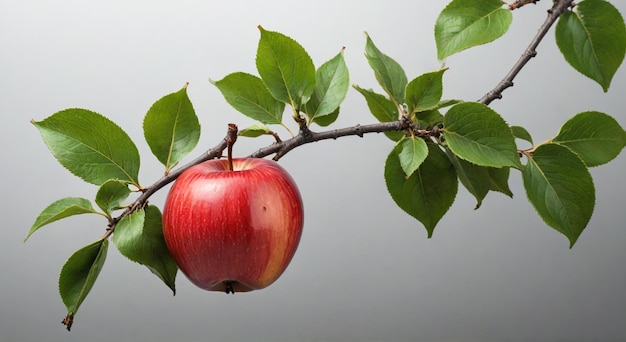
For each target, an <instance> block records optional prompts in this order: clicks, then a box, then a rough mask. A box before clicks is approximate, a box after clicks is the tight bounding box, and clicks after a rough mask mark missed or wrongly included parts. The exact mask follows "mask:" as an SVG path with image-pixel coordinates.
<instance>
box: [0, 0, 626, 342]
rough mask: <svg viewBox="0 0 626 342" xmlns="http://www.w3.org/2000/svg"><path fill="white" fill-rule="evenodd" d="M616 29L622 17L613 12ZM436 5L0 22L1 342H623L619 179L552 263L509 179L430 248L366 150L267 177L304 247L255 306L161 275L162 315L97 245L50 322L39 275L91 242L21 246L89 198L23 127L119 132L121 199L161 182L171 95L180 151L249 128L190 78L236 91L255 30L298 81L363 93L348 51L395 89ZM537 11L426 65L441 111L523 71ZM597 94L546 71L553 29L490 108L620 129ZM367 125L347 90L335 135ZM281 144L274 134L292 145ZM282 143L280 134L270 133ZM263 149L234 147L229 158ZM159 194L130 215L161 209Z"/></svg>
mask: <svg viewBox="0 0 626 342" xmlns="http://www.w3.org/2000/svg"><path fill="white" fill-rule="evenodd" d="M612 2H613V3H614V4H615V5H616V6H617V7H618V8H619V10H620V11H621V12H622V13H623V14H624V13H626V4H625V3H624V2H623V1H622V0H614V1H612ZM446 3H447V1H385V2H383V1H377V2H374V1H336V0H335V1H327V0H320V1H310V2H294V1H263V2H260V1H258V2H253V1H248V2H245V1H219V2H218V1H132V2H131V1H107V2H104V1H99V2H84V1H65V0H61V1H34V0H22V1H6V0H2V1H0V47H1V48H0V49H1V51H2V52H1V53H0V93H1V94H2V95H1V100H0V114H1V115H0V120H1V124H0V129H1V131H2V134H1V135H0V151H1V153H2V155H1V157H2V158H1V159H2V161H3V166H2V169H1V171H0V173H1V177H0V179H1V182H2V187H1V188H2V206H1V207H0V208H1V209H0V210H1V216H2V233H3V234H2V237H1V238H0V275H1V281H0V340H1V341H8V342H10V341H364V340H379V341H409V340H448V341H449V340H520V341H528V340H548V341H549V340H581V341H584V340H603V341H607V340H625V339H626V328H625V327H624V322H626V311H625V310H624V307H626V295H625V290H626V288H625V286H626V267H625V266H624V265H625V264H626V229H625V228H626V227H625V226H626V225H625V224H624V222H623V221H624V209H625V205H624V203H625V201H626V195H625V193H626V185H625V182H624V180H625V179H624V175H625V173H624V170H625V169H626V158H625V157H624V155H623V154H622V155H620V156H619V157H618V158H617V159H616V160H614V161H613V162H611V163H610V164H608V165H605V166H601V167H598V168H594V169H592V170H591V172H592V175H593V178H594V182H595V186H596V191H597V201H596V208H595V212H594V215H593V217H592V219H591V222H590V223H589V225H588V227H587V229H586V230H585V231H584V232H583V234H582V235H581V237H580V239H579V241H578V242H577V243H576V245H575V246H574V248H573V249H571V250H570V249H569V248H568V245H569V243H568V240H567V239H566V238H565V237H564V236H562V235H561V234H559V233H557V232H556V231H555V230H553V229H551V228H549V227H548V226H546V225H545V224H544V223H543V221H542V220H541V219H540V218H539V217H538V216H537V215H536V213H535V211H534V209H533V208H532V207H531V205H530V204H529V203H528V201H527V200H526V195H525V193H524V191H523V187H522V185H521V181H520V174H519V172H517V171H512V173H511V180H510V183H511V187H512V190H513V192H514V193H515V197H514V198H513V199H509V198H507V197H505V196H503V195H501V194H497V193H493V194H490V195H489V196H488V197H487V198H486V200H485V201H484V203H483V207H482V208H481V209H479V210H477V211H474V210H473V208H474V205H475V201H474V199H473V198H472V197H471V196H470V195H469V194H468V193H467V192H466V191H465V190H464V189H459V194H458V195H457V198H456V202H455V204H454V205H453V207H452V208H451V209H450V211H449V212H448V214H447V215H446V216H445V217H444V218H443V219H442V220H441V222H440V223H439V225H438V227H437V228H436V230H435V233H434V236H433V238H432V239H427V237H426V231H425V229H424V228H423V227H422V226H421V224H420V223H419V222H417V221H416V220H414V219H413V218H411V217H410V216H408V215H407V214H405V213H404V212H403V211H402V210H401V209H399V208H398V207H397V206H396V205H395V204H394V203H393V201H392V200H391V198H390V196H389V195H388V193H387V191H386V188H385V184H384V179H383V165H384V160H385V158H386V156H387V154H388V152H389V151H390V149H391V148H392V146H393V144H392V142H391V141H390V140H388V139H386V138H385V137H384V136H383V135H367V136H365V137H364V138H357V137H349V138H343V139H340V140H337V141H325V142H319V143H315V144H311V145H307V146H303V147H300V148H298V149H296V150H294V151H292V152H291V153H289V154H288V155H287V156H286V157H285V158H283V159H282V160H281V164H282V165H283V166H284V167H285V168H286V169H287V170H289V172H290V173H291V174H292V176H293V177H294V178H295V180H296V181H297V182H298V184H299V186H300V191H301V193H302V196H303V199H304V203H305V208H306V213H305V216H306V218H305V221H306V222H305V231H304V234H303V237H302V241H301V243H300V247H299V249H298V252H297V253H296V255H295V257H294V259H293V261H292V263H291V265H290V266H289V268H288V269H287V271H286V272H285V273H284V274H283V276H282V277H281V278H280V279H279V280H278V281H277V282H276V283H275V284H273V285H272V286H270V287H268V288H267V289H264V290H262V291H256V292H251V293H245V294H235V295H234V296H233V295H225V294H223V293H216V292H206V291H203V290H200V289H198V288H196V287H194V286H193V285H192V284H191V283H190V282H189V281H188V280H187V279H186V278H185V277H184V276H183V275H182V274H179V276H178V279H177V283H176V284H177V289H178V293H177V295H176V296H175V297H173V296H172V295H171V292H170V291H169V290H168V288H167V287H165V286H164V285H163V284H162V283H161V282H160V280H158V279H157V278H156V277H155V276H154V275H152V274H151V273H150V272H149V271H148V270H147V269H146V268H145V267H143V266H140V265H138V264H135V263H132V262H130V261H128V260H127V259H125V257H123V256H121V255H120V254H119V253H118V252H117V250H116V249H115V248H114V246H113V245H111V249H110V250H109V256H108V260H107V262H106V265H105V266H104V269H103V271H102V272H101V274H100V277H99V279H98V281H97V283H96V285H95V286H94V288H93V290H92V291H91V293H90V294H89V296H88V298H87V299H86V301H85V302H84V304H83V305H82V307H81V308H80V310H79V312H78V314H77V316H76V321H75V325H74V327H73V330H72V332H69V333H68V332H67V331H65V329H64V327H63V326H62V325H61V319H62V318H63V317H64V315H65V313H66V312H65V307H64V305H63V303H62V301H61V299H60V297H59V295H58V289H57V279H58V273H59V271H60V269H61V266H62V265H63V263H64V262H65V260H66V259H67V258H68V257H69V256H70V255H71V254H72V252H73V251H75V250H76V249H78V248H80V247H82V246H84V245H86V244H88V243H90V242H92V241H95V240H96V239H97V238H99V237H100V236H101V235H102V233H103V232H104V229H105V226H106V222H105V221H104V220H103V219H102V218H101V217H96V216H95V215H93V216H77V217H73V218H70V219H66V220H63V221H60V222H57V223H54V224H52V225H50V226H46V227H45V228H44V229H42V230H40V231H39V232H37V233H36V234H35V235H33V236H32V237H31V239H30V240H29V241H28V242H27V243H26V244H24V243H22V241H23V239H24V237H25V236H26V233H27V232H28V229H29V228H30V226H31V224H32V223H33V222H34V220H35V218H36V216H37V215H38V214H39V213H40V211H41V210H42V209H43V208H45V207H46V206H47V205H48V204H50V203H52V202H53V201H55V200H57V199H60V198H63V197H67V196H80V197H86V198H90V199H93V197H94V195H95V192H96V187H94V186H92V185H89V184H86V183H83V182H82V181H81V180H80V179H78V178H76V177H75V176H73V175H71V174H70V173H69V172H67V171H66V170H65V169H64V168H63V167H62V166H60V164H58V162H57V161H56V160H55V159H54V158H53V157H52V155H51V154H50V153H49V152H48V150H47V148H46V146H45V145H44V143H43V141H42V139H41V137H40V135H39V133H38V131H37V129H36V128H35V127H34V126H33V125H31V124H30V123H29V121H30V120H31V119H35V120H42V119H44V118H45V117H47V116H49V115H51V114H53V113H54V112H56V111H59V110H62V109H65V108H70V107H81V108H88V109H91V110H94V111H97V112H99V113H102V114H104V115H106V116H108V117H109V118H111V119H112V120H114V121H115V122H117V123H118V124H119V125H120V126H121V127H123V128H124V129H125V130H126V131H127V132H128V133H129V135H130V136H131V137H132V138H133V139H134V140H135V141H136V143H137V145H138V147H139V149H140V152H141V154H142V168H141V171H140V181H141V183H142V184H144V185H145V186H147V185H149V184H151V183H152V182H153V181H154V180H156V179H157V178H158V177H159V176H160V175H161V174H162V172H163V170H162V167H161V165H160V164H159V163H158V162H157V161H156V159H155V158H154V157H152V156H151V154H150V151H149V148H148V146H147V144H146V143H145V142H144V140H143V134H142V130H141V123H142V120H143V116H144V115H145V113H146V111H147V110H148V108H149V107H150V106H151V104H152V103H153V102H154V101H156V100H157V99H159V98H160V97H161V96H163V95H166V94H168V93H171V92H174V91H177V90H179V89H180V88H182V86H183V85H184V83H185V82H189V83H190V84H189V87H188V92H189V96H190V98H191V100H192V102H193V104H194V107H195V109H196V112H197V114H198V116H199V119H200V122H201V124H202V138H201V140H200V143H199V145H198V148H197V149H196V150H195V151H194V152H193V153H192V155H191V156H189V157H188V158H187V159H186V160H190V159H191V158H192V157H195V156H196V155H198V154H200V153H201V152H202V151H203V150H205V149H207V148H209V147H212V146H214V145H215V144H216V143H217V142H218V141H219V140H220V139H222V138H223V136H224V133H225V131H226V125H227V123H229V122H234V123H237V124H238V125H239V126H240V127H245V126H246V125H249V124H251V123H252V121H251V120H249V119H247V118H246V117H244V116H243V115H241V114H238V113H237V112H236V111H235V110H233V109H232V108H231V107H229V106H228V104H227V103H226V102H225V101H224V99H223V98H222V97H221V94H220V93H219V91H218V90H217V88H215V87H214V86H213V85H211V84H210V83H209V79H214V80H218V79H221V78H222V77H224V76H225V75H227V74H229V73H231V72H234V71H246V72H250V73H256V70H255V66H254V59H255V53H256V45H257V42H258V38H259V32H258V29H257V25H263V27H264V28H266V29H268V30H272V31H279V32H282V33H284V34H287V35H289V36H291V37H293V38H294V39H296V40H297V41H298V42H300V43H301V44H302V45H303V46H304V47H305V49H307V51H308V52H309V53H310V55H311V57H312V59H313V61H314V62H315V64H316V66H319V65H321V64H322V63H323V62H325V61H326V60H328V59H330V58H331V57H333V56H334V55H335V54H337V53H338V52H339V51H340V49H341V48H342V47H343V46H345V47H346V51H345V57H346V60H347V64H348V67H349V69H350V81H351V83H352V84H358V85H360V86H362V87H364V88H370V87H371V88H375V89H377V90H379V87H378V86H377V83H376V81H375V79H374V76H373V72H372V71H371V70H370V69H369V67H368V65H367V61H366V59H365V57H364V55H363V50H364V43H365V38H364V34H363V32H364V31H367V32H368V33H369V34H370V36H371V37H372V39H373V40H374V41H375V43H376V44H377V45H378V47H379V48H380V49H381V50H382V51H384V52H385V53H387V54H388V55H390V56H392V57H393V58H395V59H396V60H397V61H398V62H399V63H400V64H401V65H402V66H403V67H404V68H405V71H406V73H407V75H408V77H409V79H412V78H414V77H416V76H418V75H419V74H422V73H424V72H429V71H432V70H436V69H438V68H440V67H441V63H440V62H439V61H437V58H436V50H435V44H434V37H433V28H434V23H435V20H436V17H437V15H438V13H439V12H440V11H441V10H442V9H443V8H444V7H445V5H446ZM550 5H551V1H548V0H545V1H541V2H539V3H538V4H537V5H530V6H527V7H524V8H522V9H521V10H518V11H514V12H513V14H514V21H513V24H512V26H511V29H510V32H509V34H507V35H506V36H505V37H504V38H502V39H500V40H497V41H496V42H494V43H492V44H489V45H485V46H481V47H477V48H473V49H471V50H467V51H465V52H462V53H460V54H458V55H454V56H452V57H450V58H448V59H447V61H446V66H447V67H449V68H450V70H448V71H447V72H446V74H445V76H444V97H445V98H459V99H465V100H476V99H478V98H480V97H481V96H482V95H483V94H484V93H486V92H487V91H489V90H490V89H491V88H492V87H494V86H495V85H496V84H497V82H498V81H499V80H500V79H501V78H502V77H503V76H504V75H505V74H506V72H507V71H508V70H509V69H510V67H511V66H512V65H513V64H514V62H515V61H516V59H517V58H518V57H519V56H520V55H521V53H522V52H523V51H524V49H525V47H526V45H527V43H528V42H529V41H530V39H531V37H532V36H533V35H534V34H535V33H536V31H537V29H538V27H539V25H540V24H541V22H543V20H544V19H545V17H546V10H547V9H548V8H549V6H550ZM624 69H625V68H624V67H622V68H621V69H620V70H619V71H618V72H617V74H616V75H615V77H614V79H613V83H612V86H611V89H610V91H609V92H608V93H607V94H605V93H603V92H602V90H601V88H600V86H599V85H597V84H595V83H594V82H592V81H591V80H589V79H587V78H585V77H584V76H582V75H580V74H579V73H578V72H576V71H574V70H573V69H572V68H571V67H570V66H569V65H567V64H566V62H565V61H564V59H563V57H562V56H561V55H560V53H559V52H558V49H557V48H556V45H555V43H554V29H552V30H551V31H550V32H549V34H548V36H547V37H546V39H545V41H544V42H543V43H542V44H541V45H540V47H539V49H538V56H537V58H535V59H533V60H532V61H531V62H530V64H529V65H528V66H527V67H526V68H525V69H524V70H523V71H522V73H521V74H520V75H519V77H518V78H517V79H516V80H515V86H514V87H513V88H510V89H508V90H507V91H506V92H505V93H504V98H503V99H502V100H499V101H496V102H495V103H494V104H493V108H494V109H495V110H496V111H498V112H499V113H500V114H502V115H503V116H504V117H505V119H506V120H507V122H508V123H510V124H515V125H522V126H525V127H526V128H528V129H529V130H530V131H531V133H532V134H533V137H534V139H535V141H537V142H540V141H543V140H545V139H548V138H550V137H551V136H553V135H554V134H556V132H557V131H558V129H559V127H560V125H561V124H562V123H563V122H565V121H566V120H567V119H568V118H569V117H571V116H573V115H575V114H576V113H578V112H582V111H586V110H599V111H603V112H606V113H608V114H610V115H612V116H614V117H615V118H616V119H617V120H618V122H620V124H621V125H622V126H625V125H626V113H624V105H625V104H626V103H625V99H624V94H626V71H625V70H624ZM373 122H375V118H374V117H373V116H372V115H371V114H369V112H368V109H367V106H366V104H365V101H364V99H363V98H362V97H361V95H359V94H358V93H357V92H356V91H354V90H353V89H351V90H350V91H349V93H348V96H347V99H346V101H345V103H344V104H343V106H342V112H341V115H340V118H339V120H338V121H337V122H336V124H334V127H337V128H339V127H346V126H352V125H355V124H357V123H360V124H366V123H373ZM293 127H295V125H292V128H293ZM277 131H278V132H280V133H281V135H282V136H283V137H286V132H284V131H282V130H281V129H280V127H277ZM270 143H271V139H270V138H259V139H254V140H252V139H248V140H246V139H243V138H242V139H240V141H239V142H238V143H237V145H236V148H235V151H236V153H237V154H238V155H241V156H243V155H246V154H247V153H250V152H252V151H254V150H255V149H257V148H259V147H262V146H265V145H268V144H270ZM165 194H166V191H165V190H163V191H161V192H159V193H158V194H157V195H155V196H154V197H153V199H152V202H151V203H154V204H157V205H162V203H163V199H164V198H165Z"/></svg>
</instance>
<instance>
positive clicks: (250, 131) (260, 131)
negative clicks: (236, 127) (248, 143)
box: [239, 124, 272, 138]
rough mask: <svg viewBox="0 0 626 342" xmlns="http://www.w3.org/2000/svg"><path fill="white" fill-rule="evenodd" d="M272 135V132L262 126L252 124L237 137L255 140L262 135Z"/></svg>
mask: <svg viewBox="0 0 626 342" xmlns="http://www.w3.org/2000/svg"><path fill="white" fill-rule="evenodd" d="M266 134H272V131H271V130H270V129H269V128H268V127H267V126H264V125H259V124H254V125H251V126H248V127H246V128H244V129H242V130H240V131H239V135H240V136H242V137H247V138H256V137H260V136H262V135H266Z"/></svg>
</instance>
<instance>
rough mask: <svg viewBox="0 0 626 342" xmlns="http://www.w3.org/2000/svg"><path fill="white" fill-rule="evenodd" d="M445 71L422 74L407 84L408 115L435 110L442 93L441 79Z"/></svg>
mask: <svg viewBox="0 0 626 342" xmlns="http://www.w3.org/2000/svg"><path fill="white" fill-rule="evenodd" d="M446 70H447V69H441V70H437V71H433V72H429V73H425V74H422V75H420V76H418V77H416V78H415V79H413V80H412V81H411V82H409V84H407V86H406V95H405V97H406V105H407V106H408V107H409V113H411V114H413V113H416V112H419V111H424V110H429V109H436V108H437V106H438V105H439V100H441V94H442V93H443V82H442V78H443V73H444V72H445V71H446Z"/></svg>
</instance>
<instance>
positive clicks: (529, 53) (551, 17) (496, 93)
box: [478, 0, 574, 105]
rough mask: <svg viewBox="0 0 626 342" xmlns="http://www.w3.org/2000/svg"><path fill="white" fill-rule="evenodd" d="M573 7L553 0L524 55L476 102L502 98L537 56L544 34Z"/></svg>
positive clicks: (488, 101)
mask: <svg viewBox="0 0 626 342" xmlns="http://www.w3.org/2000/svg"><path fill="white" fill-rule="evenodd" d="M573 5H574V2H573V1H572V0H555V1H554V5H553V6H552V8H551V9H549V10H548V17H547V18H546V20H545V21H544V22H543V24H542V25H541V27H540V28H539V31H538V32H537V34H536V35H535V37H534V38H533V39H532V40H531V42H530V44H529V45H528V47H527V48H526V50H524V53H523V54H522V56H521V57H520V58H519V59H518V61H517V63H515V65H514V66H513V68H511V71H509V73H508V74H506V76H505V77H504V79H502V81H500V83H498V85H497V86H496V87H495V88H493V89H492V90H491V91H489V92H488V93H487V94H485V96H483V97H482V98H481V99H480V100H479V101H478V102H480V103H483V104H486V105H488V104H490V103H491V102H492V101H493V100H496V99H501V98H502V92H504V90H506V89H507V88H509V87H512V86H513V80H514V79H515V77H516V76H517V74H519V72H520V71H521V70H522V68H523V67H524V66H525V65H526V63H528V62H529V61H530V59H531V58H533V57H535V56H536V55H537V50H536V49H537V46H538V45H539V43H541V41H542V40H543V38H544V37H545V35H546V33H548V31H549V30H550V27H552V25H553V24H554V22H555V21H556V19H558V17H559V16H560V15H561V14H563V13H564V12H565V11H566V10H567V8H568V7H571V6H573Z"/></svg>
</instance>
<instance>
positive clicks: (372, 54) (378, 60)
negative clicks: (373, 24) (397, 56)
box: [365, 32, 407, 106]
mask: <svg viewBox="0 0 626 342" xmlns="http://www.w3.org/2000/svg"><path fill="white" fill-rule="evenodd" d="M365 37H366V42H365V57H366V58H367V62H368V63H369V65H370V67H371V68H372V70H374V75H375V76H376V80H377V81H378V83H379V84H380V86H381V87H383V89H384V90H385V92H386V93H387V95H389V97H390V98H391V100H392V101H393V102H394V104H395V105H396V106H398V105H401V104H403V103H404V91H405V88H406V83H407V78H406V74H405V73H404V69H402V67H401V66H400V64H398V62H396V61H395V60H393V58H391V57H389V56H387V55H385V54H384V53H382V52H381V51H380V50H378V48H377V47H376V45H374V42H373V41H372V39H371V38H370V36H369V35H368V34H367V32H366V33H365Z"/></svg>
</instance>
